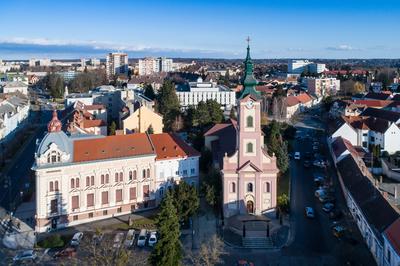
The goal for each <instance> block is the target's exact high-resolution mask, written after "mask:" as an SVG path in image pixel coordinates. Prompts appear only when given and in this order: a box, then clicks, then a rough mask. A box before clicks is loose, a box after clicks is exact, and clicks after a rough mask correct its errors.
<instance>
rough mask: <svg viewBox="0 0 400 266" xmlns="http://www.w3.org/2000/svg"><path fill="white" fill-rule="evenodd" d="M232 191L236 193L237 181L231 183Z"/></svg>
mask: <svg viewBox="0 0 400 266" xmlns="http://www.w3.org/2000/svg"><path fill="white" fill-rule="evenodd" d="M231 192H232V193H236V183H235V182H232V183H231Z"/></svg>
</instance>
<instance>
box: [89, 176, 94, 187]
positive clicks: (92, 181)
mask: <svg viewBox="0 0 400 266" xmlns="http://www.w3.org/2000/svg"><path fill="white" fill-rule="evenodd" d="M90 185H91V186H94V176H93V175H92V176H91V177H90Z"/></svg>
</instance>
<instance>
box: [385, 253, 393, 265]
mask: <svg viewBox="0 0 400 266" xmlns="http://www.w3.org/2000/svg"><path fill="white" fill-rule="evenodd" d="M391 255H392V254H391V253H390V250H389V249H387V255H386V257H387V261H388V263H389V265H390V260H391Z"/></svg>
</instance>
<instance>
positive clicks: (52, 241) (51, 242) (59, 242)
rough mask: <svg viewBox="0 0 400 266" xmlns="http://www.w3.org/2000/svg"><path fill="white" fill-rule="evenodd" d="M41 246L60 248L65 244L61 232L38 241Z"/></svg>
mask: <svg viewBox="0 0 400 266" xmlns="http://www.w3.org/2000/svg"><path fill="white" fill-rule="evenodd" d="M38 246H39V247H42V248H58V247H63V246H64V240H63V239H62V238H61V236H60V235H59V234H55V235H51V236H49V237H48V238H46V239H43V240H42V241H40V242H39V243H38Z"/></svg>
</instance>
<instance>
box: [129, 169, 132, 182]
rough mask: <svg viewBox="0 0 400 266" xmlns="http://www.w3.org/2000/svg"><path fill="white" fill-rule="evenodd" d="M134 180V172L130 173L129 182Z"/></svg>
mask: <svg viewBox="0 0 400 266" xmlns="http://www.w3.org/2000/svg"><path fill="white" fill-rule="evenodd" d="M132 179H133V174H132V171H129V181H131V180H132Z"/></svg>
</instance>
